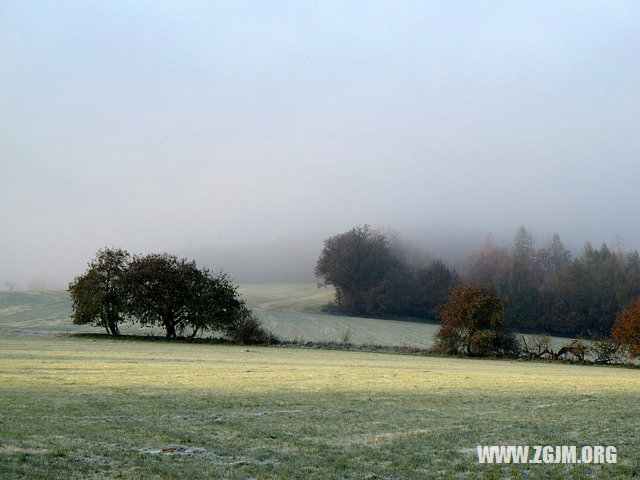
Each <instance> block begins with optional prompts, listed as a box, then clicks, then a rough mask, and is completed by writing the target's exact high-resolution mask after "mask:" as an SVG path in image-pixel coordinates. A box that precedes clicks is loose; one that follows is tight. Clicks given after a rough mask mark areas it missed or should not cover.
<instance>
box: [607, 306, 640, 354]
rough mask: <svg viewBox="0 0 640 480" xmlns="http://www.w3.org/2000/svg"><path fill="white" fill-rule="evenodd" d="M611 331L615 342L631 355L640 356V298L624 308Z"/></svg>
mask: <svg viewBox="0 0 640 480" xmlns="http://www.w3.org/2000/svg"><path fill="white" fill-rule="evenodd" d="M611 333H612V335H613V339H614V340H615V342H616V343H617V344H618V345H619V346H621V347H624V348H625V349H626V350H627V351H628V352H629V356H630V357H632V358H636V357H640V299H638V300H636V302H635V303H632V304H629V305H627V306H626V307H625V308H623V309H622V311H621V312H620V313H619V314H618V316H617V317H616V323H615V324H614V327H613V331H612V332H611Z"/></svg>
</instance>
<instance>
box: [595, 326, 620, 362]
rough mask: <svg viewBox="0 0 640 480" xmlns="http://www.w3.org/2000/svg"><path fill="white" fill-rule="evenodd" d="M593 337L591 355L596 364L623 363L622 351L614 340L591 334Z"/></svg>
mask: <svg viewBox="0 0 640 480" xmlns="http://www.w3.org/2000/svg"><path fill="white" fill-rule="evenodd" d="M589 336H590V337H591V348H590V349H589V350H590V353H591V355H593V357H594V362H595V363H601V364H611V363H620V362H622V349H621V348H620V345H619V344H617V343H616V342H615V341H614V340H613V339H612V338H610V337H605V336H603V335H599V334H597V333H593V332H589Z"/></svg>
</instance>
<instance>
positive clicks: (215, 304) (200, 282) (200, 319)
mask: <svg viewBox="0 0 640 480" xmlns="http://www.w3.org/2000/svg"><path fill="white" fill-rule="evenodd" d="M126 288H127V291H128V292H129V298H130V300H129V312H130V313H131V315H133V316H135V317H136V318H137V319H138V321H139V322H140V323H141V324H142V325H152V326H160V327H162V328H164V329H165V334H166V336H167V337H168V338H170V337H176V336H177V334H178V333H182V332H183V331H184V330H185V329H186V328H188V327H191V328H192V332H191V335H192V336H195V335H196V333H197V332H198V331H199V330H211V331H213V330H223V329H224V328H225V325H227V324H232V323H233V322H236V321H237V317H238V316H239V315H241V312H242V311H243V308H244V303H243V301H242V300H241V299H240V297H239V295H238V293H237V290H236V288H235V287H234V286H233V285H232V284H231V282H230V280H229V278H228V277H227V276H226V275H224V274H220V275H219V276H217V277H214V276H212V275H211V274H210V272H209V271H208V270H206V269H202V270H200V269H198V268H197V267H196V264H195V262H194V261H187V260H186V259H181V260H179V259H178V258H177V257H176V256H175V255H168V254H166V253H165V254H151V255H146V256H139V257H135V258H134V259H133V260H132V261H131V262H130V264H129V270H128V272H127V276H126Z"/></svg>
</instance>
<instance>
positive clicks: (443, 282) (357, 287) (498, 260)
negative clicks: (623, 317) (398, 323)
mask: <svg viewBox="0 0 640 480" xmlns="http://www.w3.org/2000/svg"><path fill="white" fill-rule="evenodd" d="M392 247H393V246H392V245H391V242H390V240H389V238H388V236H387V235H385V234H384V233H381V232H378V231H375V230H373V229H371V228H370V227H369V226H367V225H365V226H358V227H355V228H352V229H351V230H349V231H347V232H344V233H341V234H338V235H334V236H332V237H330V238H328V239H327V240H325V242H324V247H323V249H322V252H321V254H320V256H319V258H318V261H317V264H316V268H315V273H316V276H318V278H320V279H322V284H324V285H332V286H334V287H335V291H336V297H335V309H336V310H337V311H339V312H341V313H346V314H350V315H370V316H382V317H391V316H395V315H406V316H420V317H425V318H431V319H439V318H440V316H441V313H442V311H443V308H444V306H445V304H446V303H447V302H448V300H449V295H450V293H451V292H452V291H453V290H454V289H455V288H456V287H458V286H460V285H462V284H469V285H487V286H490V287H492V288H493V289H495V291H496V292H497V294H498V295H500V296H501V297H503V298H505V301H506V303H505V315H504V323H505V326H506V327H507V328H511V329H517V330H521V331H529V332H544V333H549V334H560V335H563V334H565V335H567V334H571V335H587V334H588V333H589V332H592V333H597V334H601V335H610V334H611V331H612V328H613V326H614V322H615V320H616V316H617V315H618V314H619V313H620V312H621V311H622V309H623V308H624V307H625V306H626V305H628V304H630V303H632V302H633V301H635V300H637V299H638V298H640V256H639V255H638V252H637V251H632V252H622V251H620V250H619V249H617V250H611V249H610V248H609V247H608V246H607V245H606V244H603V245H602V246H601V247H600V248H598V249H596V248H594V247H593V246H592V245H591V244H590V243H586V244H585V246H584V248H583V249H582V252H581V254H580V255H579V256H577V257H575V258H574V257H573V255H572V253H571V252H570V251H569V250H568V249H567V248H566V247H565V245H564V244H563V242H562V240H561V239H560V236H559V235H557V234H556V235H554V236H553V238H552V239H551V240H550V241H549V242H548V244H547V245H546V246H544V247H543V248H540V249H536V248H535V246H534V240H533V236H532V235H531V233H529V232H528V231H527V230H526V229H525V228H524V227H520V228H519V229H518V231H517V232H516V234H515V236H514V242H513V246H512V248H505V247H500V246H498V245H496V244H495V242H494V241H493V240H492V239H490V238H489V239H488V240H487V241H486V242H485V244H484V245H483V246H482V247H481V248H480V249H478V250H477V251H475V252H473V253H472V254H471V255H469V256H468V257H466V258H465V259H464V260H463V261H462V262H461V263H460V265H459V268H458V270H456V269H454V268H452V267H450V266H448V265H446V264H445V263H444V262H442V261H441V260H434V261H432V262H430V263H428V264H426V265H422V266H419V267H417V268H416V267H413V266H410V265H408V264H407V262H405V261H404V260H403V259H402V257H401V255H399V254H398V253H397V252H396V251H394V248H392Z"/></svg>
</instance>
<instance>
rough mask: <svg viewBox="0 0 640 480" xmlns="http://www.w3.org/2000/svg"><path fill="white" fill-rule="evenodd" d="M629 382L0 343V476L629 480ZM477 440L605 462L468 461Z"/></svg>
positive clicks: (635, 381)
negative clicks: (601, 451)
mask: <svg viewBox="0 0 640 480" xmlns="http://www.w3.org/2000/svg"><path fill="white" fill-rule="evenodd" d="M639 395H640V372H639V371H637V370H626V369H615V368H604V367H585V366H571V365H559V364H542V363H524V362H506V361H491V360H484V361H483V360H465V359H452V358H437V357H418V356H402V355H388V354H373V353H361V352H344V351H320V350H308V349H298V348H275V347H269V348H264V347H263V348H259V347H252V348H250V349H247V348H242V347H234V346H223V345H203V344H197V345H195V344H191V345H190V344H171V343H166V342H150V341H142V340H138V341H131V340H107V339H105V340H95V339H94V340H92V339H89V338H77V337H76V338H74V337H68V336H49V337H32V336H3V337H2V338H1V339H0V412H1V413H0V478H7V479H13V478H126V479H129V478H130V479H138V478H181V479H191V478H193V479H200V478H221V479H222V478H228V479H249V478H253V479H271V478H274V479H275V478H299V479H304V478H314V479H333V478H345V479H370V480H371V479H375V478H385V479H403V478H409V479H414V478H415V479H424V478H456V479H458V478H459V479H464V478H495V479H498V478H512V479H528V478H554V479H555V478H558V479H560V478H584V479H587V478H601V479H609V478H632V477H633V476H634V475H636V476H637V475H639V474H640V422H639V420H638V419H639V418H640V402H638V398H639ZM479 444H524V445H538V444H543V445H544V444H548V445H574V444H575V445H578V446H582V445H615V446H616V447H617V448H618V451H619V460H618V462H619V463H618V464H616V465H601V466H596V465H593V466H587V465H575V466H567V465H510V466H506V465H503V466H499V465H491V466H489V465H479V464H478V463H477V461H476V458H475V457H474V455H473V452H474V449H475V446H476V445H479Z"/></svg>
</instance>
